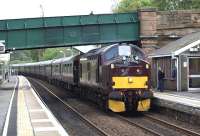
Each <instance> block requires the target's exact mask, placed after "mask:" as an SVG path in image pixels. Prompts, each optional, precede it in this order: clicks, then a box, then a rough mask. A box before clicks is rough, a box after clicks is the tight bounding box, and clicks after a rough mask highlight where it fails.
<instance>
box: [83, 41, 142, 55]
mask: <svg viewBox="0 0 200 136" xmlns="http://www.w3.org/2000/svg"><path fill="white" fill-rule="evenodd" d="M120 45H129V46H132V47H135V48H137V49H138V50H140V51H142V50H141V49H140V48H139V47H138V46H136V45H133V44H127V43H116V44H112V45H108V46H105V47H100V48H96V49H93V50H90V51H89V52H87V53H86V54H84V55H83V56H85V57H88V56H93V55H97V54H102V53H105V52H106V51H107V50H109V49H110V48H112V47H114V46H120Z"/></svg>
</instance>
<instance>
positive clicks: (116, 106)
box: [108, 100, 126, 112]
mask: <svg viewBox="0 0 200 136" xmlns="http://www.w3.org/2000/svg"><path fill="white" fill-rule="evenodd" d="M108 107H109V109H110V110H112V111H113V112H124V111H125V110H126V108H125V104H124V102H122V101H116V100H108Z"/></svg>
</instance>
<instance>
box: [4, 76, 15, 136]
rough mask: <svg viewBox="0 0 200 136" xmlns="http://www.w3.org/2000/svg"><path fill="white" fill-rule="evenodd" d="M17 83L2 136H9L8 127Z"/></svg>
mask: <svg viewBox="0 0 200 136" xmlns="http://www.w3.org/2000/svg"><path fill="white" fill-rule="evenodd" d="M17 82H18V80H17V81H16V83H15V87H14V91H13V93H12V97H11V100H10V103H9V107H8V111H7V115H6V121H5V124H4V128H3V134H2V136H7V133H8V125H9V119H10V112H11V107H12V103H13V99H14V95H15V91H16V87H17Z"/></svg>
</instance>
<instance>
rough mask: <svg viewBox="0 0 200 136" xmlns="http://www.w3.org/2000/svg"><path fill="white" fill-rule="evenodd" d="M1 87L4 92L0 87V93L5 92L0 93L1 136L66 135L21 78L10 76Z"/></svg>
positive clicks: (29, 86) (28, 84)
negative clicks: (8, 81) (0, 108)
mask: <svg viewBox="0 0 200 136" xmlns="http://www.w3.org/2000/svg"><path fill="white" fill-rule="evenodd" d="M4 86H6V87H7V88H6V89H5V90H7V92H6V93H5V90H3V87H2V88H0V95H1V94H4V95H5V96H3V95H1V96H2V97H4V99H5V102H4V103H5V104H2V103H1V104H0V106H1V107H2V106H3V105H4V107H3V109H4V110H3V111H2V110H1V112H0V113H1V116H0V117H1V122H0V125H1V126H0V127H1V134H2V136H68V134H67V132H66V131H65V129H64V128H63V127H62V126H61V124H60V123H59V122H58V121H57V120H56V118H55V117H54V115H53V114H52V113H51V111H50V110H49V109H48V107H47V106H46V105H45V104H44V103H43V102H42V101H41V100H40V98H39V97H38V95H37V94H36V92H35V91H34V90H33V88H32V87H31V85H30V83H29V81H28V80H27V79H26V78H25V77H23V76H18V77H12V79H11V81H10V83H7V84H5V85H4ZM8 86H9V87H8ZM4 88H5V87H4ZM1 101H2V100H1Z"/></svg>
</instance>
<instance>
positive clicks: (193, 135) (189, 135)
mask: <svg viewBox="0 0 200 136" xmlns="http://www.w3.org/2000/svg"><path fill="white" fill-rule="evenodd" d="M115 116H117V118H119V119H120V120H123V121H125V122H127V123H129V124H130V125H134V126H136V127H138V128H141V129H143V130H145V131H147V132H148V133H150V134H153V135H155V136H168V135H173V134H166V133H163V131H161V130H154V129H152V128H151V127H149V126H148V125H145V123H141V122H142V120H149V121H151V122H152V125H154V124H155V123H157V124H159V125H161V126H162V127H166V128H169V129H171V130H173V131H176V132H179V133H181V134H182V135H184V136H200V133H197V132H194V131H192V130H189V129H186V128H183V127H180V126H177V125H175V124H172V123H169V122H167V121H164V120H161V119H159V118H156V117H154V116H152V115H149V114H144V115H143V116H142V117H139V118H140V120H141V122H139V123H138V121H133V119H131V118H130V117H128V118H127V117H124V116H121V115H115Z"/></svg>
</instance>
